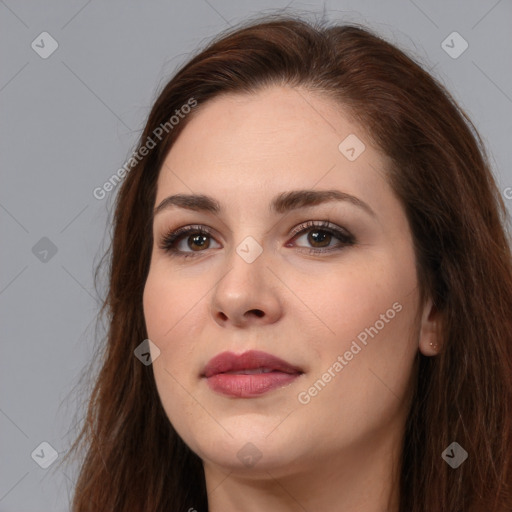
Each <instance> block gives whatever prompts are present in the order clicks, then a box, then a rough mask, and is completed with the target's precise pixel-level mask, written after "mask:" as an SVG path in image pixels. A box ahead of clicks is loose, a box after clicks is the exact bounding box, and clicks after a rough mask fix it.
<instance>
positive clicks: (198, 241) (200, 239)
mask: <svg viewBox="0 0 512 512" xmlns="http://www.w3.org/2000/svg"><path fill="white" fill-rule="evenodd" d="M191 238H192V244H194V245H196V246H199V247H200V248H204V247H205V245H204V244H205V242H206V240H207V237H206V236H205V235H194V236H192V237H191ZM189 240H190V238H189ZM208 245H209V244H206V247H208ZM189 246H190V248H191V249H192V250H194V247H192V245H191V244H189Z"/></svg>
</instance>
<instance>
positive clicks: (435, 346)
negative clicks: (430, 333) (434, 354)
mask: <svg viewBox="0 0 512 512" xmlns="http://www.w3.org/2000/svg"><path fill="white" fill-rule="evenodd" d="M429 345H430V346H431V347H432V348H433V349H434V350H437V343H434V342H432V341H431V342H430V343H429Z"/></svg>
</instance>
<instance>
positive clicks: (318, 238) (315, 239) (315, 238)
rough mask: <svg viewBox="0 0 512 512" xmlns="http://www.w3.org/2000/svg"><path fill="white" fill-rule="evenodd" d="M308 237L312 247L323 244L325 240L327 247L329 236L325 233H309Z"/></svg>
mask: <svg viewBox="0 0 512 512" xmlns="http://www.w3.org/2000/svg"><path fill="white" fill-rule="evenodd" d="M309 236H310V238H311V239H312V240H310V243H311V244H312V245H314V244H318V243H322V242H325V240H326V239H327V245H329V242H330V237H331V234H330V233H327V232H326V231H310V233H309ZM322 247H323V246H322Z"/></svg>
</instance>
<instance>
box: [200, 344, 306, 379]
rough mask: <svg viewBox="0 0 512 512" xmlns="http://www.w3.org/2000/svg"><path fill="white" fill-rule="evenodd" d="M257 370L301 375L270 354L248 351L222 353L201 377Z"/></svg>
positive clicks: (212, 360)
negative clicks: (264, 369) (262, 369)
mask: <svg viewBox="0 0 512 512" xmlns="http://www.w3.org/2000/svg"><path fill="white" fill-rule="evenodd" d="M258 368H266V369H269V370H276V371H280V372H283V373H303V371H302V370H301V369H300V368H298V367H297V366H294V365H292V364H290V363H287V362H286V361H284V360H283V359H280V358H279V357H276V356H273V355H272V354H267V353H266V352H261V351H259V350H249V351H248V352H244V353H243V354H235V353H234V352H222V353H220V354H218V355H216V356H215V357H213V358H212V359H210V361H208V363H207V364H206V366H205V367H204V370H203V373H202V376H203V377H206V378H208V377H212V376H213V375H217V374H219V373H225V372H232V371H241V370H255V369H258Z"/></svg>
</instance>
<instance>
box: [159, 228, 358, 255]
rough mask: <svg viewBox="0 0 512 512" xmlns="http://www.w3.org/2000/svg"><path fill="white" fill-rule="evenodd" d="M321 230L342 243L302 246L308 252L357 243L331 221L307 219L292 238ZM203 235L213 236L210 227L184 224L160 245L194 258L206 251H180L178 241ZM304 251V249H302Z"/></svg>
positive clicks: (339, 248) (168, 251)
mask: <svg viewBox="0 0 512 512" xmlns="http://www.w3.org/2000/svg"><path fill="white" fill-rule="evenodd" d="M315 229H316V230H317V231H321V232H325V233H328V234H330V235H332V236H334V237H335V238H337V239H338V240H340V243H339V244H338V245H337V246H335V247H330V248H317V247H311V248H309V249H308V248H300V249H305V251H306V252H308V253H309V254H325V253H329V252H333V251H339V250H341V249H343V248H345V247H347V246H351V245H354V244H355V243H356V239H355V237H354V236H353V235H352V234H350V233H349V232H348V231H342V230H341V229H339V228H336V227H334V226H333V225H332V224H331V223H330V222H329V221H322V222H318V221H311V220H310V221H307V222H305V223H303V224H301V225H299V226H297V228H295V229H294V230H293V232H292V235H291V236H292V238H293V239H295V238H298V237H299V235H303V234H304V233H307V232H309V231H314V230H315ZM192 234H194V235H203V236H208V237H211V236H212V234H211V232H210V231H209V230H208V229H205V228H204V227H203V226H201V225H191V226H184V227H182V228H179V229H177V230H175V231H170V232H169V233H167V234H166V235H164V236H163V237H162V238H161V240H160V244H159V247H160V249H161V250H163V251H165V252H166V253H168V254H170V255H171V256H176V257H179V258H190V257H192V258H194V257H197V256H199V255H200V253H202V252H205V251H191V252H188V251H180V250H179V249H176V243H177V242H178V241H180V239H181V238H183V237H184V236H185V235H189V236H190V235H192ZM301 252H302V251H301Z"/></svg>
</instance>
